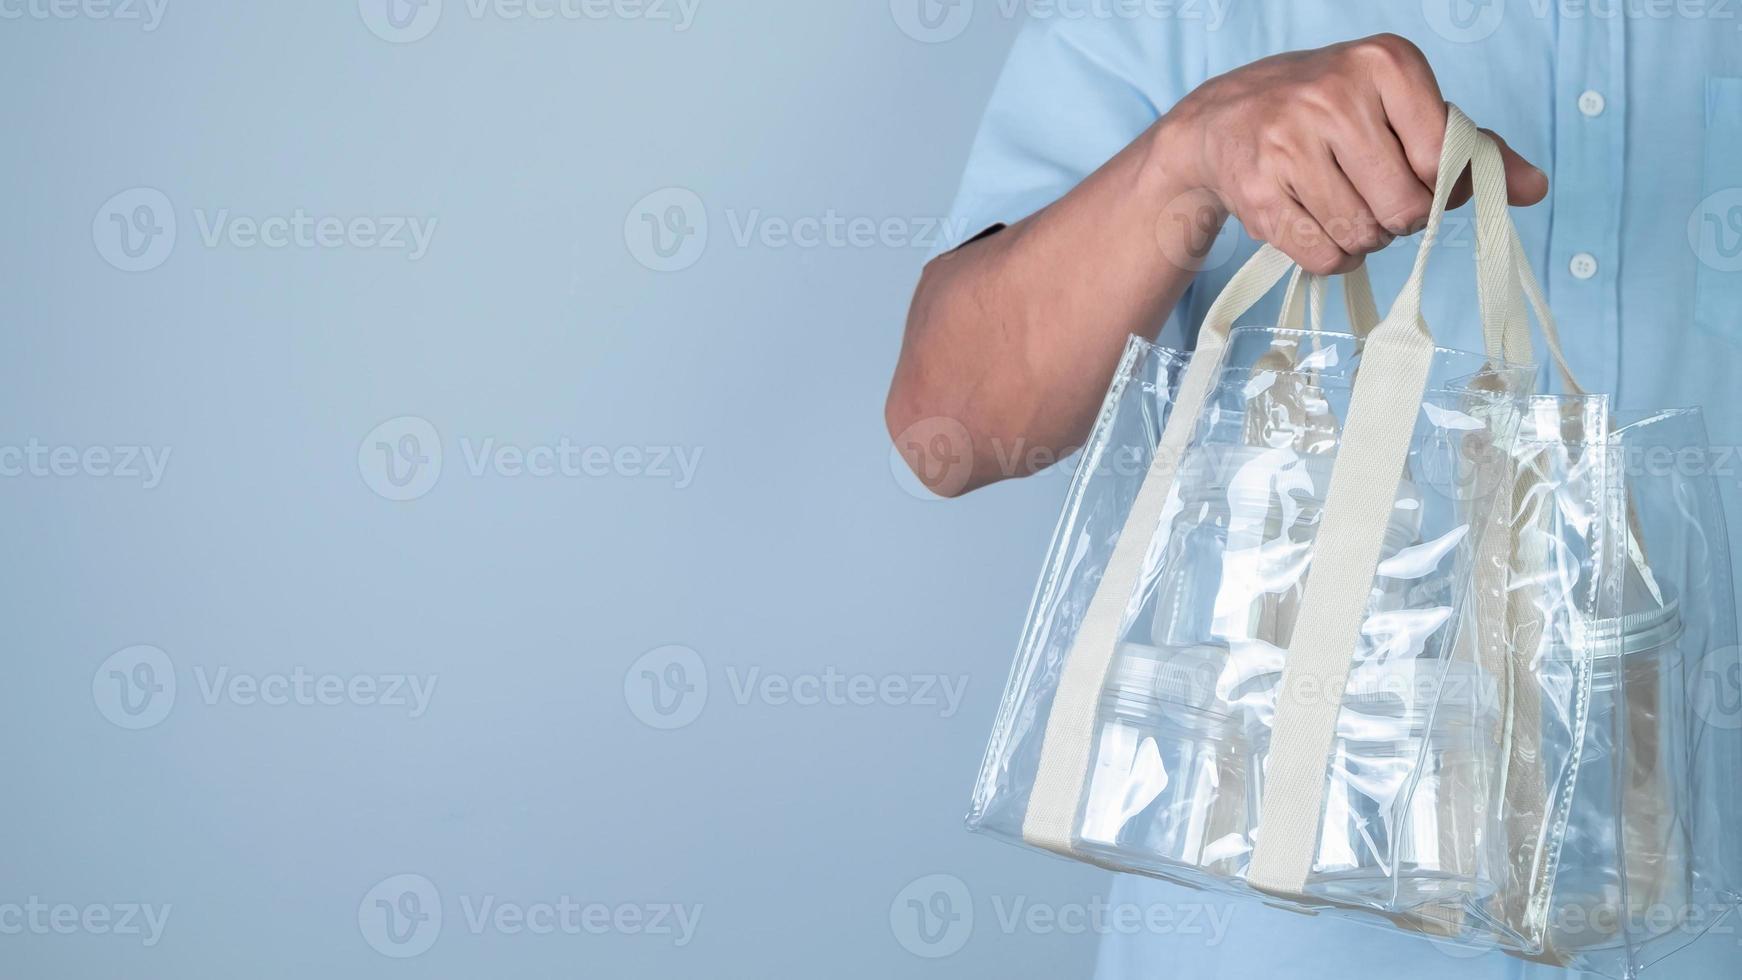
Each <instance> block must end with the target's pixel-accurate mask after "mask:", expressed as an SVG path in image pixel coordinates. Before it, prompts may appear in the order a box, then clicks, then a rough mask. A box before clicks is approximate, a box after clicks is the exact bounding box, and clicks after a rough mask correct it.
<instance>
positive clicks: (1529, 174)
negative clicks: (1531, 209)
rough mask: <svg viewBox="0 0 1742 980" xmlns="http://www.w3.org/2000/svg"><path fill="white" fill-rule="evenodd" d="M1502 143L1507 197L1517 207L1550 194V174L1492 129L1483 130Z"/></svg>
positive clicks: (1529, 203) (1501, 155) (1538, 200)
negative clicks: (1519, 152) (1520, 153)
mask: <svg viewBox="0 0 1742 980" xmlns="http://www.w3.org/2000/svg"><path fill="white" fill-rule="evenodd" d="M1482 132H1484V133H1487V134H1488V135H1489V136H1492V137H1494V141H1495V142H1497V143H1499V144H1500V158H1501V159H1502V160H1504V161H1505V162H1506V197H1507V199H1508V200H1509V201H1511V203H1512V204H1513V206H1515V207H1528V206H1530V205H1532V204H1537V203H1539V202H1541V201H1542V199H1543V198H1545V197H1547V196H1548V174H1546V173H1543V172H1542V170H1541V169H1540V168H1538V167H1537V166H1535V165H1534V164H1532V163H1531V162H1530V161H1529V160H1526V159H1525V158H1523V157H1522V156H1519V155H1518V151H1517V150H1514V149H1513V148H1512V147H1510V146H1508V145H1507V144H1506V141H1505V140H1504V139H1501V138H1500V136H1499V135H1498V134H1496V133H1494V132H1492V131H1490V130H1486V129H1484V130H1482Z"/></svg>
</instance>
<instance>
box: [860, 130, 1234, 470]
mask: <svg viewBox="0 0 1742 980" xmlns="http://www.w3.org/2000/svg"><path fill="white" fill-rule="evenodd" d="M1180 152H1181V151H1180V150H1179V149H1178V148H1177V147H1174V146H1171V145H1170V130H1169V121H1168V120H1166V119H1163V120H1162V121H1161V122H1159V123H1157V124H1156V126H1155V127H1153V128H1152V129H1151V130H1150V131H1149V132H1147V133H1145V134H1144V135H1143V136H1142V137H1140V138H1139V139H1138V140H1136V141H1135V142H1133V143H1132V144H1131V145H1130V146H1128V147H1126V149H1125V150H1123V151H1122V152H1120V153H1119V154H1118V155H1117V156H1115V157H1114V158H1113V159H1112V160H1110V161H1108V162H1107V164H1106V165H1105V166H1103V167H1102V168H1101V169H1100V170H1098V171H1096V172H1095V173H1094V174H1092V175H1090V176H1089V177H1088V178H1087V179H1085V180H1084V181H1083V182H1082V183H1081V184H1079V185H1078V186H1077V187H1076V188H1075V189H1074V190H1072V191H1071V192H1070V193H1069V194H1067V195H1065V196H1064V197H1063V198H1061V199H1060V200H1059V201H1057V202H1056V203H1054V204H1053V205H1051V206H1049V207H1047V208H1046V209H1045V210H1043V211H1041V212H1039V213H1037V214H1035V215H1033V216H1031V217H1029V218H1027V219H1025V220H1023V221H1021V222H1018V223H1017V224H1015V225H1012V226H1011V227H1009V228H1007V229H1005V230H1004V231H1002V232H1000V233H998V234H996V235H992V236H990V237H988V238H985V239H982V240H981V241H978V242H975V243H973V244H971V245H968V246H966V247H964V248H961V249H959V250H957V251H955V252H952V253H950V254H948V255H945V256H942V257H940V258H938V259H936V260H934V261H933V262H932V263H931V264H930V265H929V266H928V267H927V268H926V270H925V273H924V275H923V276H922V278H921V280H920V285H919V289H918V291H917V293H916V294H915V297H914V301H913V306H912V308H911V311H910V313H909V315H908V322H907V333H906V337H905V339H904V341H903V344H902V352H901V358H900V362H899V364H898V366H897V368H896V372H895V380H894V382H893V383H892V384H891V386H890V393H889V402H888V405H887V408H886V417H887V422H888V424H889V430H890V432H891V434H892V435H894V436H895V437H896V439H897V441H898V442H900V441H901V439H902V435H903V433H905V432H908V431H909V430H911V429H913V428H914V427H915V426H916V425H919V424H920V423H922V422H925V421H926V420H929V419H948V420H951V421H952V422H953V423H955V424H956V425H959V426H960V428H956V425H951V426H949V427H948V429H949V431H952V432H955V433H958V434H959V433H961V432H962V431H965V432H966V434H967V440H968V443H969V444H968V445H966V446H952V447H950V449H951V451H952V452H954V453H958V454H961V455H964V456H966V457H968V458H971V460H972V470H971V472H967V473H966V474H965V476H966V483H965V485H963V481H962V477H963V476H964V473H963V471H962V470H961V468H956V469H954V470H952V471H951V476H953V479H945V480H943V481H942V482H941V484H940V485H934V486H933V488H932V489H934V490H937V491H938V492H941V493H946V494H954V493H960V492H965V491H967V490H971V489H973V488H975V487H979V486H984V485H985V484H988V483H992V482H994V481H997V480H1000V479H1005V478H1009V477H1016V476H1025V475H1027V474H1028V472H1030V470H1031V469H1032V468H1033V467H1034V466H1035V465H1044V464H1045V463H1046V462H1047V461H1049V460H1052V459H1057V458H1058V457H1060V456H1062V455H1063V454H1065V453H1067V452H1069V451H1070V450H1072V449H1074V448H1075V447H1076V446H1078V445H1079V444H1081V442H1082V441H1083V439H1084V438H1086V436H1087V434H1088V429H1089V427H1090V425H1091V424H1092V423H1093V421H1094V416H1095V412H1096V409H1097V408H1098V407H1099V404H1100V400H1101V394H1102V392H1103V391H1104V390H1105V387H1106V381H1107V379H1108V378H1109V377H1110V376H1111V374H1112V370H1113V366H1114V364H1115V363H1117V361H1118V358H1119V354H1120V351H1121V349H1122V348H1123V346H1124V344H1125V339H1126V337H1127V336H1129V335H1130V334H1133V333H1136V334H1142V335H1145V336H1150V337H1153V336H1154V334H1155V332H1156V331H1157V330H1158V329H1159V327H1160V325H1161V324H1162V322H1163V321H1165V320H1166V318H1167V315H1168V313H1169V312H1170V311H1171V310H1172V309H1173V307H1174V305H1175V304H1176V303H1177V302H1179V299H1180V297H1181V295H1183V294H1184V292H1185V290H1186V287H1187V286H1188V285H1190V283H1191V280H1192V278H1193V276H1194V274H1195V272H1194V263H1193V261H1192V259H1193V256H1201V255H1202V254H1203V253H1204V251H1205V250H1206V249H1207V248H1208V246H1209V243H1210V242H1211V241H1212V240H1213V238H1214V236H1215V233H1216V231H1217V230H1218V229H1219V227H1220V224H1221V222H1222V221H1224V220H1225V219H1226V213H1225V212H1223V211H1222V210H1221V209H1220V207H1219V205H1217V204H1216V203H1215V199H1214V198H1213V197H1212V196H1210V195H1208V194H1206V193H1204V192H1202V191H1200V190H1198V189H1197V188H1196V186H1195V181H1194V180H1193V179H1192V178H1190V177H1189V176H1188V174H1189V172H1190V168H1189V167H1187V166H1185V161H1184V160H1183V158H1181V157H1180ZM903 448H904V449H905V448H906V447H903ZM927 451H929V450H927ZM922 475H923V474H922ZM950 483H954V484H955V485H948V484H950Z"/></svg>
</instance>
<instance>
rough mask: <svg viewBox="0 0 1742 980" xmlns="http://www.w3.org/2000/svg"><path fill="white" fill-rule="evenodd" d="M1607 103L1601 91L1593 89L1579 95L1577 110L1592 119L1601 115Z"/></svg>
mask: <svg viewBox="0 0 1742 980" xmlns="http://www.w3.org/2000/svg"><path fill="white" fill-rule="evenodd" d="M1608 105H1609V101H1608V100H1607V99H1605V98H1603V93H1601V92H1598V91H1594V90H1593V91H1590V92H1586V93H1585V94H1584V95H1581V96H1579V111H1580V112H1582V113H1584V114H1585V115H1587V116H1590V117H1591V118H1592V119H1595V118H1597V117H1598V116H1600V115H1602V114H1603V110H1604V109H1605V108H1607V107H1608Z"/></svg>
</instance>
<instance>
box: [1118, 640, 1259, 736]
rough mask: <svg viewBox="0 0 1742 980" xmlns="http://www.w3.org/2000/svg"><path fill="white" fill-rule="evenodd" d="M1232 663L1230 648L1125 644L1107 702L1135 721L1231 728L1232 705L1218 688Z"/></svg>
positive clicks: (1121, 714) (1119, 656)
mask: <svg viewBox="0 0 1742 980" xmlns="http://www.w3.org/2000/svg"><path fill="white" fill-rule="evenodd" d="M1227 661H1228V651H1227V650H1226V649H1224V648H1222V647H1216V646H1208V645H1199V646H1189V647H1171V648H1161V647H1153V646H1149V645H1147V644H1143V643H1123V644H1120V646H1119V655H1118V657H1116V658H1115V663H1114V669H1113V671H1112V674H1111V676H1110V677H1109V678H1108V681H1107V687H1106V689H1105V691H1104V692H1103V694H1102V699H1103V703H1104V705H1105V706H1106V707H1107V708H1109V709H1111V710H1113V711H1114V712H1116V713H1117V714H1119V715H1120V716H1122V717H1125V718H1129V719H1131V720H1134V721H1140V722H1147V723H1155V722H1164V723H1172V724H1190V725H1192V726H1193V727H1202V726H1206V725H1207V726H1212V727H1220V726H1226V725H1228V724H1230V717H1229V711H1228V705H1227V704H1226V703H1225V702H1223V701H1222V699H1221V697H1220V695H1219V693H1218V689H1219V685H1220V682H1221V677H1222V668H1223V667H1224V666H1225V665H1226V664H1227Z"/></svg>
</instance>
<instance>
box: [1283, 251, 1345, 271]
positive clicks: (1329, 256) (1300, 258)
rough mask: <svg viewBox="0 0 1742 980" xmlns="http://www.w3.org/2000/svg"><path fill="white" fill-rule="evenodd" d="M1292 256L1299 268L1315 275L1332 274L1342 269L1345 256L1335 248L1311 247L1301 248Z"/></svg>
mask: <svg viewBox="0 0 1742 980" xmlns="http://www.w3.org/2000/svg"><path fill="white" fill-rule="evenodd" d="M1293 258H1294V260H1295V261H1296V262H1298V263H1300V267H1301V268H1303V269H1305V270H1306V271H1308V272H1310V273H1312V274H1313V275H1315V276H1334V275H1336V274H1337V273H1339V272H1341V271H1343V261H1344V259H1345V256H1344V255H1343V253H1341V252H1339V251H1337V250H1336V249H1330V248H1313V249H1303V250H1301V252H1300V254H1299V255H1294V256H1293Z"/></svg>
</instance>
